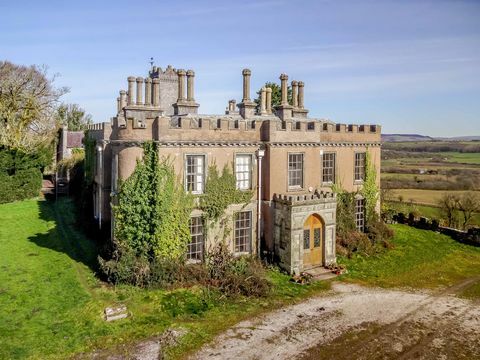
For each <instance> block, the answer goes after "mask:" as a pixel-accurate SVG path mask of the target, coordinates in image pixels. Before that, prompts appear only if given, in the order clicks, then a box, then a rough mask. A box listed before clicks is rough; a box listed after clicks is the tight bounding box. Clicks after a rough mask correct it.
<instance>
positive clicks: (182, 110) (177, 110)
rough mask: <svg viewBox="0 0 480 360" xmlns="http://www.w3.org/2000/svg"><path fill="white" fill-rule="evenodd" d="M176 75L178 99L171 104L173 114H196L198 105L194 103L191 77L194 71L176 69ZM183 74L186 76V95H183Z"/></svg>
mask: <svg viewBox="0 0 480 360" xmlns="http://www.w3.org/2000/svg"><path fill="white" fill-rule="evenodd" d="M177 75H178V99H177V102H176V103H175V104H173V110H174V111H173V113H174V115H183V114H197V113H198V107H199V106H200V105H198V104H197V103H195V98H194V93H193V79H194V77H195V73H194V72H193V70H188V71H185V70H183V69H179V70H177ZM185 76H186V77H187V97H185Z"/></svg>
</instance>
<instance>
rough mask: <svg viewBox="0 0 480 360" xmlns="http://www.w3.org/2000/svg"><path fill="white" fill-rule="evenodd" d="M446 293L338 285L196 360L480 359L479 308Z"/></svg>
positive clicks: (249, 325)
mask: <svg viewBox="0 0 480 360" xmlns="http://www.w3.org/2000/svg"><path fill="white" fill-rule="evenodd" d="M474 281H478V279H471V280H468V281H465V282H464V283H462V284H459V285H457V286H455V287H454V288H450V289H447V290H444V291H442V292H419V291H401V290H384V289H377V288H364V287H361V286H358V285H350V284H344V283H334V284H333V286H332V291H331V292H330V293H329V294H328V295H326V296H321V297H316V298H312V299H310V300H308V301H306V302H303V303H300V304H297V305H293V306H290V307H287V308H284V309H280V310H277V311H275V312H272V313H268V314H265V315H264V316H261V317H258V318H255V319H251V320H248V321H244V322H241V323H239V324H237V325H236V326H235V327H233V328H231V329H230V330H228V331H227V332H225V333H224V334H222V335H220V336H218V337H217V338H216V339H215V340H214V341H213V342H212V343H211V344H208V345H206V346H205V347H204V348H202V349H201V350H200V351H199V352H198V353H196V354H194V355H192V356H191V359H312V360H313V359H315V360H317V359H480V304H479V303H478V302H472V301H470V300H464V299H460V298H458V297H455V293H458V292H460V291H461V290H462V289H463V288H465V287H467V286H469V285H471V283H472V282H474Z"/></svg>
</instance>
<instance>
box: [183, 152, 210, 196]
mask: <svg viewBox="0 0 480 360" xmlns="http://www.w3.org/2000/svg"><path fill="white" fill-rule="evenodd" d="M189 157H202V158H203V164H202V182H201V184H202V185H201V186H202V188H201V189H200V190H193V191H190V190H189V189H188V184H189V181H188V177H189V176H198V175H197V174H196V173H192V174H190V173H189V172H188V159H189ZM206 165H207V156H206V154H198V153H197V154H185V159H184V186H185V187H184V188H185V191H186V192H188V193H191V194H194V195H201V194H203V193H204V192H205V180H206V177H207V174H206V170H207V166H206ZM194 166H196V165H194ZM194 183H195V182H194Z"/></svg>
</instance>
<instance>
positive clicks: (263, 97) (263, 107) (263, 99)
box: [260, 86, 267, 115]
mask: <svg viewBox="0 0 480 360" xmlns="http://www.w3.org/2000/svg"><path fill="white" fill-rule="evenodd" d="M266 114H267V89H266V88H265V86H264V87H262V90H261V92H260V115H266Z"/></svg>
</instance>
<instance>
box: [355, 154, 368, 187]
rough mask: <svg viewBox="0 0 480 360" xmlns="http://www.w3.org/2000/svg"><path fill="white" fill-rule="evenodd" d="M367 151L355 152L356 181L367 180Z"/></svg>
mask: <svg viewBox="0 0 480 360" xmlns="http://www.w3.org/2000/svg"><path fill="white" fill-rule="evenodd" d="M366 155H367V154H366V153H364V152H363V153H355V181H363V180H365V159H366Z"/></svg>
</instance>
